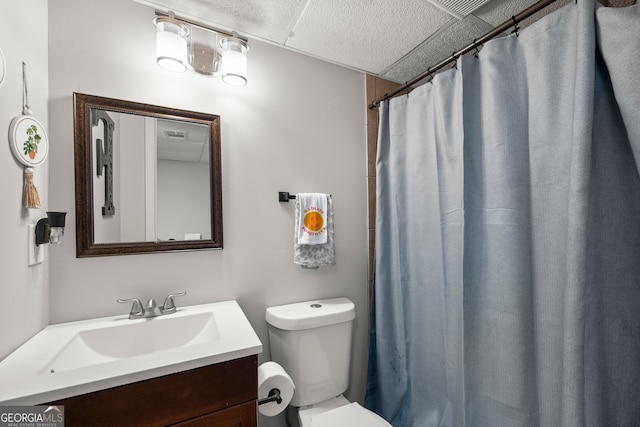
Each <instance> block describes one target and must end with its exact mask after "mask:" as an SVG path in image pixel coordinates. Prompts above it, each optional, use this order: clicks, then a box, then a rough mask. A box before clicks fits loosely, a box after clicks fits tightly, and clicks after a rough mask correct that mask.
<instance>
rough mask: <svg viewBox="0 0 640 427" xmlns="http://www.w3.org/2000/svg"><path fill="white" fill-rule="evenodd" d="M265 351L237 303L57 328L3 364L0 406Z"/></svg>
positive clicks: (67, 394)
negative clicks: (148, 316)
mask: <svg viewBox="0 0 640 427" xmlns="http://www.w3.org/2000/svg"><path fill="white" fill-rule="evenodd" d="M194 319H195V320H194ZM195 325H197V326H195ZM131 343H135V345H131ZM94 344H95V345H94ZM156 344H157V345H156ZM261 352H262V343H261V342H260V339H259V338H258V336H257V335H256V333H255V331H254V330H253V328H252V327H251V324H250V323H249V321H248V320H247V318H246V316H245V315H244V313H243V312H242V309H241V308H240V306H239V305H238V303H237V302H236V301H224V302H218V303H211V304H200V305H192V306H187V307H179V308H178V310H177V312H176V313H173V314H168V315H164V316H159V317H154V318H149V319H135V320H130V319H129V316H128V315H119V316H111V317H103V318H98V319H90V320H83V321H78V322H69V323H60V324H55V325H50V326H48V327H46V328H45V329H43V330H42V331H41V332H39V333H38V334H36V335H35V336H34V337H33V338H31V339H30V340H29V341H27V342H26V343H25V344H23V345H22V346H21V347H19V348H18V349H17V350H16V351H14V352H13V353H11V354H10V355H9V356H7V357H6V358H5V359H4V360H2V361H1V362H0V404H3V405H35V404H43V403H47V402H51V401H55V400H60V399H64V398H67V397H71V396H77V395H81V394H85V393H90V392H94V391H98V390H104V389H107V388H111V387H116V386H120V385H125V384H129V383H133V382H136V381H142V380H146V379H150V378H156V377H160V376H163V375H168V374H173V373H177V372H181V371H186V370H189V369H195V368H199V367H203V366H207V365H211V364H215V363H221V362H226V361H229V360H233V359H238V358H241V357H246V356H251V355H255V354H259V353H261Z"/></svg>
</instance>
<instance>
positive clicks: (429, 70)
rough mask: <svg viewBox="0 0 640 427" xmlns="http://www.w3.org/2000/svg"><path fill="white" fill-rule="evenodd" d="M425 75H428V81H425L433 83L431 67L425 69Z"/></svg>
mask: <svg viewBox="0 0 640 427" xmlns="http://www.w3.org/2000/svg"><path fill="white" fill-rule="evenodd" d="M427 73H428V74H429V80H427V83H431V82H432V81H433V74H431V67H429V68H427Z"/></svg>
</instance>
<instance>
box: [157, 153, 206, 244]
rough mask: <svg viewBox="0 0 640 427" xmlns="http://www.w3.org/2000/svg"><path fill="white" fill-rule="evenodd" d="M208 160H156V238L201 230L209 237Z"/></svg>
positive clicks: (178, 238)
mask: <svg viewBox="0 0 640 427" xmlns="http://www.w3.org/2000/svg"><path fill="white" fill-rule="evenodd" d="M209 170H210V167H209V163H196V162H181V161H176V160H158V166H157V171H158V187H157V195H158V198H157V202H158V204H157V206H158V209H157V214H156V215H157V221H158V239H160V240H167V239H170V238H172V239H176V240H182V239H184V235H185V234H186V233H200V234H201V235H202V236H203V239H211V215H209V211H210V210H211V208H210V207H211V195H210V190H209V188H210V185H209V181H210V180H211V178H210V176H211V174H210V173H209Z"/></svg>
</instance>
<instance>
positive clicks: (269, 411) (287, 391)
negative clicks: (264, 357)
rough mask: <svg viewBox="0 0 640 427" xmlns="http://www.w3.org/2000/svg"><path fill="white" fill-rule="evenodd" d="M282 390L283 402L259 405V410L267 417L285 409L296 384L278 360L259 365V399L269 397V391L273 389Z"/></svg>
mask: <svg viewBox="0 0 640 427" xmlns="http://www.w3.org/2000/svg"><path fill="white" fill-rule="evenodd" d="M276 388H277V389H278V390H280V397H281V398H282V402H280V403H277V402H269V403H263V404H262V405H259V406H258V411H259V412H260V413H261V414H262V415H266V416H267V417H273V416H274V415H278V414H279V413H280V412H282V411H284V409H285V408H286V407H287V405H288V404H289V402H291V398H292V397H293V391H294V390H295V386H294V385H293V381H292V380H291V377H290V376H289V374H287V372H286V371H285V370H284V368H283V367H282V366H280V365H278V364H277V363H276V362H265V363H263V364H262V365H260V366H258V400H260V399H265V398H267V397H269V392H270V391H271V390H273V389H276Z"/></svg>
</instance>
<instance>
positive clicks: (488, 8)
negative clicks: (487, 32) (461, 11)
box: [473, 0, 574, 28]
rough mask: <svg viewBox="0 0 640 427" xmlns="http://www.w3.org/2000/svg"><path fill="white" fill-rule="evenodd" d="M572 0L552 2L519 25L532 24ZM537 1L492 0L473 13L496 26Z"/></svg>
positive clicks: (522, 26)
mask: <svg viewBox="0 0 640 427" xmlns="http://www.w3.org/2000/svg"><path fill="white" fill-rule="evenodd" d="M571 1H574V0H558V1H556V2H555V3H552V4H551V5H549V6H547V7H545V8H544V9H543V10H541V11H540V12H538V13H536V14H534V15H533V16H532V17H530V18H527V19H526V20H524V21H523V22H522V23H521V24H519V26H520V27H521V28H524V27H526V26H527V25H530V24H531V23H533V22H535V21H537V20H538V19H540V18H541V17H542V16H545V15H547V14H549V13H551V12H553V11H554V10H557V9H559V8H561V7H562V6H564V5H566V4H567V3H570V2H571ZM536 2H537V0H491V1H490V2H489V3H487V4H485V5H484V6H482V7H481V8H479V9H478V10H476V11H475V12H473V14H474V15H475V16H477V17H478V18H480V19H482V20H483V21H485V22H488V23H489V24H491V25H493V26H494V27H495V26H498V25H500V24H502V23H503V22H505V21H508V20H509V19H511V17H512V16H515V15H517V14H519V13H520V12H522V11H523V10H525V9H526V8H528V7H529V6H531V5H533V4H534V3H536Z"/></svg>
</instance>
